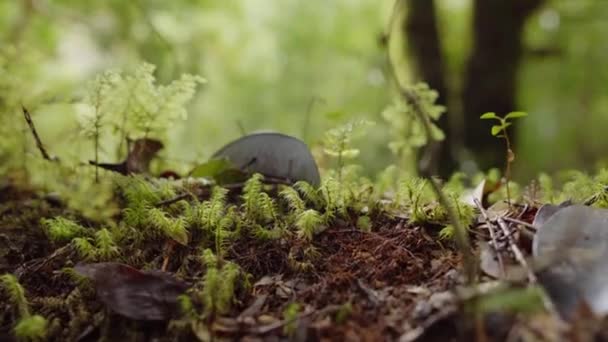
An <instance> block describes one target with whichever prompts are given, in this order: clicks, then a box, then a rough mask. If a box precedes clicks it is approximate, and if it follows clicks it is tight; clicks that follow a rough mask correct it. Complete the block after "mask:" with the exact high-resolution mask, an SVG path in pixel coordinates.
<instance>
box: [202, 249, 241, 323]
mask: <svg viewBox="0 0 608 342" xmlns="http://www.w3.org/2000/svg"><path fill="white" fill-rule="evenodd" d="M202 258H203V261H204V263H205V265H206V266H207V271H206V273H205V276H204V277H203V280H202V286H201V290H200V291H199V293H198V295H199V296H200V298H201V302H202V303H203V309H204V313H203V315H204V317H210V316H215V315H222V314H226V313H228V312H229V311H230V309H231V307H232V304H233V302H234V299H235V297H236V291H237V289H238V288H239V286H241V287H244V286H245V285H244V275H243V272H242V271H241V269H240V268H239V266H238V265H236V264H234V263H232V262H226V263H224V264H223V265H220V263H219V259H218V258H217V256H215V255H214V254H213V252H212V251H211V250H210V249H206V250H204V251H203V256H202Z"/></svg>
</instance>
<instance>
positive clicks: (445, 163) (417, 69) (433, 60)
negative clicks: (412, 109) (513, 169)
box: [402, 0, 455, 176]
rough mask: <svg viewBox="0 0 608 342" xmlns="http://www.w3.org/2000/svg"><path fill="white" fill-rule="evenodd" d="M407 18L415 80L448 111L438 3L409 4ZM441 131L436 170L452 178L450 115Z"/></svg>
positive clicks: (444, 118) (420, 1)
mask: <svg viewBox="0 0 608 342" xmlns="http://www.w3.org/2000/svg"><path fill="white" fill-rule="evenodd" d="M406 3H407V17H406V18H405V20H404V22H403V26H402V30H403V33H404V37H405V38H406V39H407V44H406V46H407V51H408V54H409V57H410V60H411V61H412V62H413V63H412V64H413V68H412V69H413V72H414V74H415V77H416V78H417V79H418V80H420V81H423V82H426V83H427V84H428V85H429V86H430V87H431V88H433V89H435V90H436V91H437V92H438V93H439V98H438V101H437V102H438V103H439V104H442V105H444V106H446V107H447V98H448V94H447V91H448V90H447V86H446V83H445V78H444V77H445V75H444V64H443V63H444V62H443V56H442V52H441V43H440V40H439V32H438V29H437V16H436V13H435V1H434V0H406ZM438 124H439V127H440V128H441V129H442V130H443V131H444V132H445V134H446V138H445V140H444V141H443V143H442V146H441V148H440V149H439V150H438V153H436V155H435V156H432V164H433V169H435V170H437V169H439V170H440V174H441V175H442V176H447V175H449V174H450V173H451V172H452V171H453V169H454V167H455V163H454V159H453V158H452V155H451V153H450V148H449V147H450V140H451V134H450V132H449V124H448V114H447V113H444V114H443V115H442V116H441V118H440V119H439V122H438Z"/></svg>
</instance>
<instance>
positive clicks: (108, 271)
mask: <svg viewBox="0 0 608 342" xmlns="http://www.w3.org/2000/svg"><path fill="white" fill-rule="evenodd" d="M74 270H76V272H78V273H79V274H81V275H83V276H85V277H87V278H90V279H91V280H93V283H94V284H95V289H96V291H97V297H98V298H99V300H101V301H102V302H103V303H104V304H105V305H106V306H108V307H109V308H110V309H112V310H113V311H114V312H116V313H118V314H120V315H123V316H125V317H128V318H132V319H136V320H150V321H158V320H167V319H170V318H172V317H173V316H174V315H175V314H177V312H178V305H177V297H178V296H179V295H181V294H183V293H184V292H185V291H186V290H187V289H188V288H189V286H188V284H186V283H185V282H183V281H181V280H179V279H176V278H174V277H173V276H172V275H171V274H170V273H167V272H161V271H140V270H138V269H136V268H133V267H131V266H128V265H125V264H121V263H116V262H102V263H96V264H80V265H77V266H76V267H74Z"/></svg>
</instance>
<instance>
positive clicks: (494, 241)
mask: <svg viewBox="0 0 608 342" xmlns="http://www.w3.org/2000/svg"><path fill="white" fill-rule="evenodd" d="M473 202H475V205H476V206H477V208H479V211H480V212H481V214H482V215H483V217H484V218H485V219H486V222H488V224H487V226H488V231H489V232H490V237H491V238H492V244H493V245H494V251H495V252H496V257H497V258H498V266H499V267H500V275H501V276H502V277H504V276H505V274H506V273H505V263H504V261H503V260H502V254H501V253H500V251H499V250H498V240H497V239H496V233H495V232H494V225H493V224H490V218H489V217H488V214H487V213H486V211H485V210H484V209H483V206H482V205H481V203H479V200H478V199H477V198H475V199H474V200H473Z"/></svg>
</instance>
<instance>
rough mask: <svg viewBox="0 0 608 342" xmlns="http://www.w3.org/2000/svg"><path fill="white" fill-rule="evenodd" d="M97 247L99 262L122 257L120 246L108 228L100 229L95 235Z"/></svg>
mask: <svg viewBox="0 0 608 342" xmlns="http://www.w3.org/2000/svg"><path fill="white" fill-rule="evenodd" d="M95 245H96V247H97V257H98V260H104V261H108V260H111V259H113V258H115V257H117V256H118V255H120V251H119V249H118V245H116V242H115V241H114V236H113V235H112V233H111V232H110V231H109V230H108V229H106V228H103V229H100V230H98V231H97V232H96V233H95Z"/></svg>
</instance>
